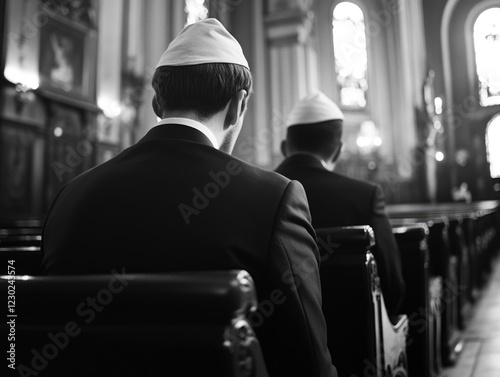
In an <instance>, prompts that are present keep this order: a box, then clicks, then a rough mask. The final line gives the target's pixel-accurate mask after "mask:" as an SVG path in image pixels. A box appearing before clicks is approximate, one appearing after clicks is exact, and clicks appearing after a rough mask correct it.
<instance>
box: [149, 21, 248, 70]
mask: <svg viewBox="0 0 500 377" xmlns="http://www.w3.org/2000/svg"><path fill="white" fill-rule="evenodd" d="M206 63H232V64H239V65H242V66H243V67H246V68H248V69H250V67H249V66H248V62H247V60H246V59H245V55H243V50H242V49H241V46H240V44H239V43H238V41H237V40H236V39H235V38H234V37H233V36H232V35H231V34H229V32H228V31H227V30H226V28H225V27H224V26H223V25H222V24H221V23H220V22H219V21H218V20H216V19H215V18H207V19H205V20H202V21H198V22H195V23H194V24H191V25H188V26H186V27H185V28H184V29H182V30H181V32H180V33H179V34H178V35H177V37H175V39H174V40H173V41H172V42H171V43H170V45H169V46H168V48H167V50H166V51H165V52H164V53H163V55H162V56H161V58H160V61H159V62H158V64H157V65H156V68H158V67H161V66H164V65H174V66H180V65H195V64H206Z"/></svg>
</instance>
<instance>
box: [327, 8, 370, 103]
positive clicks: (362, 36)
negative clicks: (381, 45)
mask: <svg viewBox="0 0 500 377" xmlns="http://www.w3.org/2000/svg"><path fill="white" fill-rule="evenodd" d="M332 27H333V29H332V32H333V50H334V54H335V72H336V74H337V84H338V86H339V87H340V105H341V107H343V108H347V109H364V108H365V107H366V92H367V90H368V80H367V70H368V54H367V50H366V33H365V20H364V16H363V11H362V10H361V8H360V7H358V6H357V5H356V4H353V3H351V2H342V3H339V4H338V5H337V6H336V7H335V9H334V10H333V22H332Z"/></svg>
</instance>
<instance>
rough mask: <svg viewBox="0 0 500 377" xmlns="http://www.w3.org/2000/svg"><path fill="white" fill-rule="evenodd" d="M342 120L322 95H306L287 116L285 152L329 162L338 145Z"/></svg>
mask: <svg viewBox="0 0 500 377" xmlns="http://www.w3.org/2000/svg"><path fill="white" fill-rule="evenodd" d="M343 119H344V115H343V114H342V111H340V109H339V108H338V106H337V105H336V104H335V103H334V102H333V101H331V100H330V99H329V98H328V97H327V96H326V95H324V94H323V93H321V92H316V93H311V94H309V95H307V96H306V97H304V98H303V99H302V100H301V101H299V102H298V103H297V104H296V105H295V106H294V108H293V109H292V111H291V112H290V114H289V116H288V119H287V123H286V125H287V137H286V144H287V150H288V152H289V153H295V152H307V153H311V154H316V155H319V156H321V158H323V159H329V158H330V157H331V156H332V154H334V153H335V152H336V150H337V149H338V147H339V145H340V144H341V138H342V123H343Z"/></svg>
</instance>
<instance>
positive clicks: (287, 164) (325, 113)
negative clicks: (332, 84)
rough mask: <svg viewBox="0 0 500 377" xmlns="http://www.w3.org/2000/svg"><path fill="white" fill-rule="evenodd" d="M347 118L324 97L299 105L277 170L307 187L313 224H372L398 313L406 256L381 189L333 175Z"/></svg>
mask: <svg viewBox="0 0 500 377" xmlns="http://www.w3.org/2000/svg"><path fill="white" fill-rule="evenodd" d="M342 122H343V114H342V112H341V111H340V109H339V108H338V107H337V105H336V104H335V103H334V102H332V101H331V100H330V99H329V98H328V97H326V96H325V95H324V94H323V93H321V92H318V93H313V94H311V95H309V96H307V97H305V98H304V99H303V100H302V101H300V102H299V103H298V104H297V105H296V106H295V107H294V108H293V109H292V112H291V113H290V116H289V118H288V120H287V126H288V129H287V137H286V140H284V141H283V143H282V152H283V154H284V155H285V156H286V159H285V161H283V163H282V164H281V165H280V166H278V168H277V169H276V171H277V172H278V173H280V174H283V175H284V176H285V177H287V178H290V179H293V180H297V181H299V182H300V183H302V185H303V186H304V189H305V190H306V194H307V198H308V201H309V208H310V210H311V216H312V222H313V226H314V227H315V228H317V229H319V228H325V227H332V226H348V225H370V226H371V227H372V228H373V231H374V233H375V239H376V244H377V245H376V247H375V248H374V250H373V253H374V256H375V260H376V262H377V267H378V271H379V275H380V280H381V285H382V292H383V294H384V299H385V303H386V307H387V310H388V312H389V313H390V314H397V313H398V310H399V307H400V305H401V303H402V300H403V296H404V291H405V284H404V280H403V276H402V267H401V256H400V254H399V250H398V247H397V245H396V241H395V239H394V236H393V234H392V230H391V225H390V224H389V220H388V218H387V216H386V214H385V209H384V197H383V193H382V190H381V188H380V186H378V185H375V184H372V183H369V182H364V181H360V180H356V179H352V178H349V177H346V176H343V175H341V174H338V173H335V172H333V169H334V167H335V162H336V161H337V158H338V156H339V154H340V151H341V149H342V142H341V137H342Z"/></svg>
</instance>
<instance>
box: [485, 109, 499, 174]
mask: <svg viewBox="0 0 500 377" xmlns="http://www.w3.org/2000/svg"><path fill="white" fill-rule="evenodd" d="M486 153H487V157H488V162H489V163H490V175H491V178H500V114H499V115H497V116H495V117H494V118H493V119H492V120H491V122H490V123H489V124H488V127H487V128H486Z"/></svg>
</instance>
